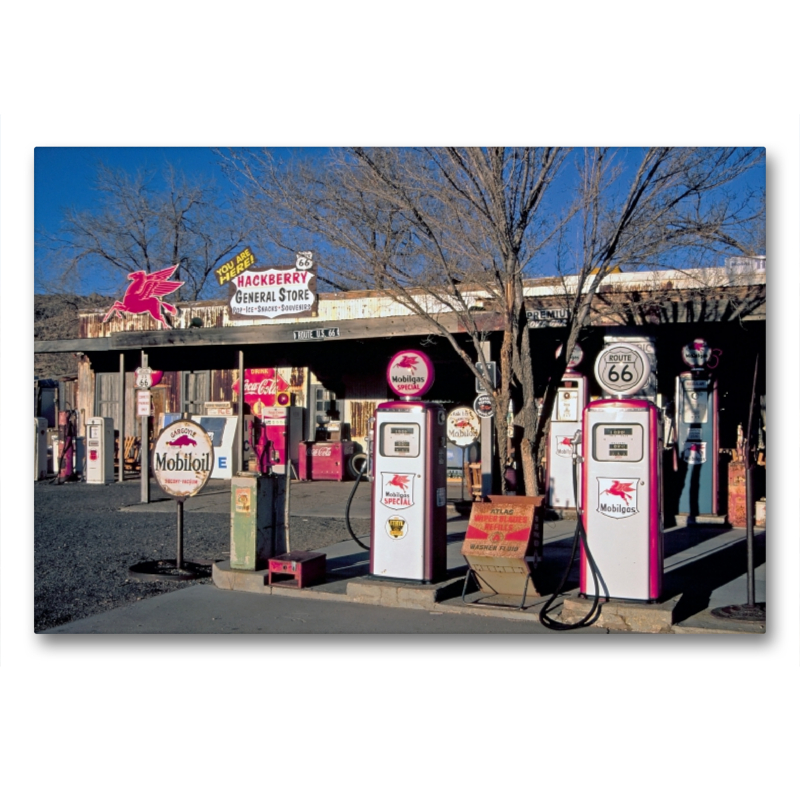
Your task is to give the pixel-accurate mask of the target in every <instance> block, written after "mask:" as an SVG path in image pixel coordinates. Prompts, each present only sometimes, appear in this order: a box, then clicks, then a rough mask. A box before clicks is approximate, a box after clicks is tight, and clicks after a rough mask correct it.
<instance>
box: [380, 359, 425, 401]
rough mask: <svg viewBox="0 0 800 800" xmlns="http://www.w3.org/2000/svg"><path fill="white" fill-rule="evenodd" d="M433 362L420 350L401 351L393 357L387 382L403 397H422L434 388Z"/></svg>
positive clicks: (388, 370)
mask: <svg viewBox="0 0 800 800" xmlns="http://www.w3.org/2000/svg"><path fill="white" fill-rule="evenodd" d="M433 378H434V371H433V362H432V361H431V360H430V358H428V356H426V355H425V353H421V352H420V351H419V350H401V351H400V352H399V353H397V354H396V355H394V356H393V357H392V360H391V361H390V362H389V367H388V369H387V370H386V380H387V382H388V383H389V386H390V387H391V389H392V391H393V392H395V394H399V395H401V396H403V397H421V396H422V395H423V394H425V392H427V391H428V389H430V388H431V386H433Z"/></svg>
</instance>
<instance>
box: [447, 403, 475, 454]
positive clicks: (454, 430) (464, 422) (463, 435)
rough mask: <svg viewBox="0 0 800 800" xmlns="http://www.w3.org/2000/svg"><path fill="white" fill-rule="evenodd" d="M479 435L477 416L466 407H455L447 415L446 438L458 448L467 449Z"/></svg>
mask: <svg viewBox="0 0 800 800" xmlns="http://www.w3.org/2000/svg"><path fill="white" fill-rule="evenodd" d="M480 435H481V422H480V419H478V415H477V414H476V413H475V412H474V411H473V410H472V409H471V408H469V407H468V406H457V407H456V408H454V409H451V411H450V413H449V414H448V415H447V438H448V439H449V440H450V441H451V442H452V443H453V444H457V445H458V446H459V447H469V446H470V445H471V444H472V443H473V442H477V441H478V439H479V438H480Z"/></svg>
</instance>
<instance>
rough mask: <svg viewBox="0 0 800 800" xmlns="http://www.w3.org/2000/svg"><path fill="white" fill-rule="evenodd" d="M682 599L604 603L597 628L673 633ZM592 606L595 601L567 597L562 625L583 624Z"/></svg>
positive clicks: (607, 601) (599, 608)
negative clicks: (675, 616) (580, 622)
mask: <svg viewBox="0 0 800 800" xmlns="http://www.w3.org/2000/svg"><path fill="white" fill-rule="evenodd" d="M680 599H681V595H676V596H675V597H671V598H670V599H669V600H666V601H664V602H663V603H650V602H642V601H635V600H631V601H625V600H616V599H611V600H606V601H603V600H601V601H600V605H599V606H598V611H599V616H598V617H597V620H596V621H595V622H594V625H595V627H598V628H607V629H608V630H612V631H635V632H636V633H673V629H672V626H673V622H674V612H675V607H676V606H677V605H678V602H679V600H680ZM592 603H593V599H592V598H591V597H579V596H577V595H574V596H567V597H565V598H564V605H563V606H562V609H561V622H562V623H564V624H567V625H571V624H573V623H576V622H579V621H580V620H582V619H583V618H584V617H585V616H586V615H587V614H588V613H589V610H590V609H591V607H592Z"/></svg>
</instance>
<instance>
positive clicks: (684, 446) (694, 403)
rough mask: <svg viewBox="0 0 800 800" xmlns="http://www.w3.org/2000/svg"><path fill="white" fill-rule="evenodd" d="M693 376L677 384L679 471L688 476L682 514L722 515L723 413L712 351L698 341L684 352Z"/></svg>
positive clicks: (683, 376) (688, 374) (680, 503)
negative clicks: (711, 362)
mask: <svg viewBox="0 0 800 800" xmlns="http://www.w3.org/2000/svg"><path fill="white" fill-rule="evenodd" d="M682 356H683V360H684V363H685V364H687V366H689V367H690V368H691V370H690V371H689V372H684V373H681V374H680V375H678V377H677V378H676V380H675V430H676V446H677V448H678V464H679V470H680V471H681V472H683V473H684V480H683V487H682V489H681V495H680V499H679V501H678V513H679V514H686V515H688V516H689V517H697V516H699V515H701V514H709V515H712V516H715V515H716V514H717V513H718V504H717V497H718V493H719V459H718V456H717V454H718V453H719V439H718V436H719V434H718V430H719V424H718V421H719V412H718V410H717V382H716V379H715V378H714V377H713V376H712V375H711V372H710V371H709V370H708V368H707V364H708V360H709V358H710V356H711V348H710V347H709V346H708V344H707V343H706V342H705V341H704V340H703V339H695V340H694V341H693V342H692V343H691V344H687V345H686V346H685V347H684V348H683V351H682Z"/></svg>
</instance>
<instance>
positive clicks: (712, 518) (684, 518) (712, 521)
mask: <svg viewBox="0 0 800 800" xmlns="http://www.w3.org/2000/svg"><path fill="white" fill-rule="evenodd" d="M675 524H676V525H677V526H679V527H683V528H685V527H687V526H688V525H722V526H725V527H731V526H730V524H729V523H728V518H727V517H725V516H719V515H715V514H698V515H697V516H696V517H692V516H689V515H688V514H676V515H675Z"/></svg>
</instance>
